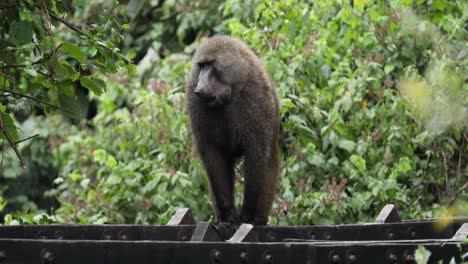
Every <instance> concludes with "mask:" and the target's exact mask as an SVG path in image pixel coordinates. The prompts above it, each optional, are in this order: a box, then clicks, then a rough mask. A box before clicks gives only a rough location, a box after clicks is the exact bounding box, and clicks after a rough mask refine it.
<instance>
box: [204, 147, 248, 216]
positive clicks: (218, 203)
mask: <svg viewBox="0 0 468 264" xmlns="http://www.w3.org/2000/svg"><path fill="white" fill-rule="evenodd" d="M200 154H201V158H202V160H203V164H204V165H205V168H206V171H207V173H208V179H209V182H210V189H211V192H210V193H211V200H212V204H213V209H214V211H215V214H216V218H217V220H218V221H220V222H229V223H238V222H239V217H238V215H237V211H236V208H235V207H234V164H233V162H232V161H231V160H229V159H227V157H225V155H224V154H223V153H222V152H221V151H219V150H217V149H216V148H215V147H206V146H205V148H204V149H202V151H201V153H200Z"/></svg>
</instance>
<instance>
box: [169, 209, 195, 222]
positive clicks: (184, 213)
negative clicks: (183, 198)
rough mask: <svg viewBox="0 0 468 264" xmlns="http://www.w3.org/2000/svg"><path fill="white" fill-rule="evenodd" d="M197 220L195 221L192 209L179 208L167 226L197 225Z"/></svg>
mask: <svg viewBox="0 0 468 264" xmlns="http://www.w3.org/2000/svg"><path fill="white" fill-rule="evenodd" d="M195 224H196V222H195V219H193V215H192V211H191V210H190V208H179V209H177V211H176V212H175V213H174V215H173V216H172V217H171V220H169V222H167V225H195Z"/></svg>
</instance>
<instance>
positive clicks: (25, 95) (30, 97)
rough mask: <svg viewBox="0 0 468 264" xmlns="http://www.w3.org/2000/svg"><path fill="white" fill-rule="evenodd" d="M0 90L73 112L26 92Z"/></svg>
mask: <svg viewBox="0 0 468 264" xmlns="http://www.w3.org/2000/svg"><path fill="white" fill-rule="evenodd" d="M0 91H2V92H4V93H11V94H13V95H16V96H19V97H24V98H27V99H30V100H33V101H35V102H38V103H41V104H45V105H48V106H50V107H52V108H55V109H59V110H62V111H64V112H67V113H71V114H73V112H72V111H71V110H68V109H66V108H63V107H61V106H58V105H53V104H51V103H49V102H47V101H44V100H41V99H38V98H35V97H32V96H30V95H27V94H22V93H17V92H13V91H9V90H5V89H0Z"/></svg>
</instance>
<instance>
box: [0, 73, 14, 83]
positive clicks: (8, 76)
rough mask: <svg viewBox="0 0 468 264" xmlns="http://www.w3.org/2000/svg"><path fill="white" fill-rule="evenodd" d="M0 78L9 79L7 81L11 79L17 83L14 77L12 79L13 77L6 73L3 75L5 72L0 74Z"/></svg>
mask: <svg viewBox="0 0 468 264" xmlns="http://www.w3.org/2000/svg"><path fill="white" fill-rule="evenodd" d="M0 76H3V77H5V78H7V79H10V80H12V81H16V80H15V78H14V77H12V76H10V75H8V74H5V73H3V72H0Z"/></svg>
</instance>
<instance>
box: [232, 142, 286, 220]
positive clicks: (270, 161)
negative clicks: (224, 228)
mask: <svg viewBox="0 0 468 264" xmlns="http://www.w3.org/2000/svg"><path fill="white" fill-rule="evenodd" d="M255 152H256V150H255V149H253V150H251V152H250V153H246V157H245V163H244V166H245V167H244V169H245V191H244V203H243V206H242V211H241V221H242V222H247V223H251V224H254V225H266V224H267V223H268V216H269V214H270V210H271V207H272V205H273V201H274V199H275V196H276V184H277V180H278V174H279V163H278V162H279V159H278V150H277V149H276V148H273V149H272V151H271V153H269V154H267V155H261V153H255Z"/></svg>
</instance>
